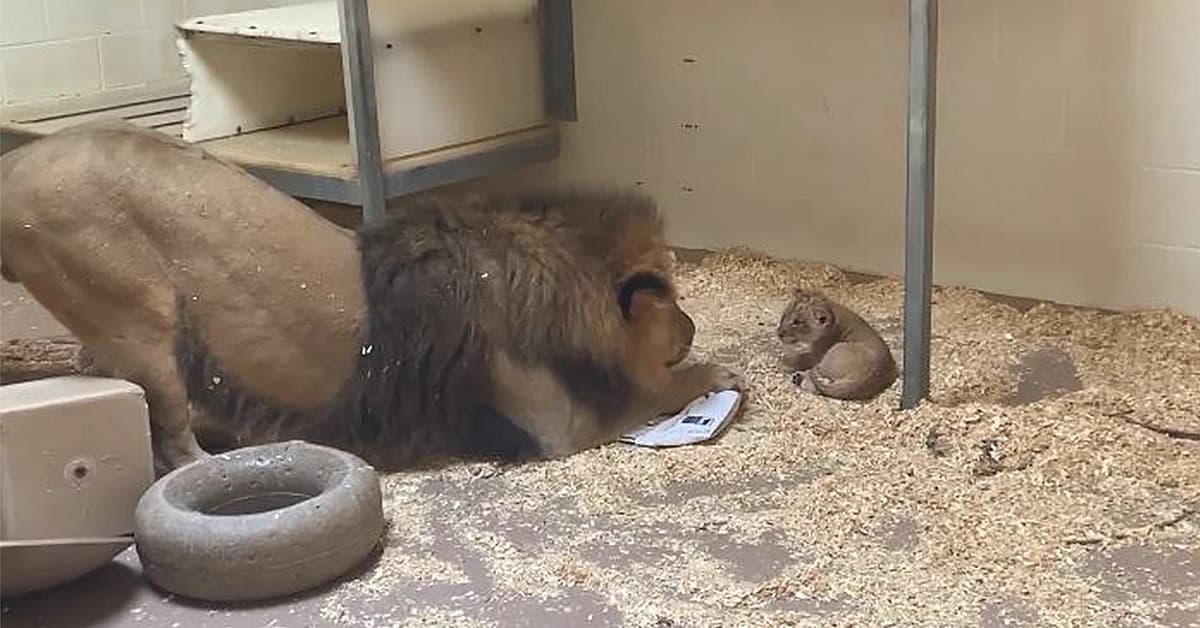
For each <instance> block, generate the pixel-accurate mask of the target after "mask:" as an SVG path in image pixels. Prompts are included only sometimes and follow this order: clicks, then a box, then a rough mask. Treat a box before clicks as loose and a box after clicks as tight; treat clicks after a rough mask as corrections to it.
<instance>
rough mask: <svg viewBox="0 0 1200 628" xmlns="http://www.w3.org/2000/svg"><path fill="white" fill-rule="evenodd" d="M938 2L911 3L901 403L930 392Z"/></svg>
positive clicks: (907, 403) (910, 404)
mask: <svg viewBox="0 0 1200 628" xmlns="http://www.w3.org/2000/svg"><path fill="white" fill-rule="evenodd" d="M937 14H938V3H937V0H909V2H908V194H907V199H906V207H905V214H906V219H905V221H906V223H907V225H906V230H905V231H906V233H905V245H904V379H903V382H902V389H901V396H900V407H901V408H904V409H908V408H915V407H916V406H917V405H918V404H919V403H920V402H921V400H922V399H924V398H925V397H927V396H928V395H929V336H930V325H929V318H930V316H929V313H930V312H929V311H930V300H931V297H932V292H933V206H934V163H935V161H934V142H935V138H936V126H937V122H936V120H937V115H936V114H937Z"/></svg>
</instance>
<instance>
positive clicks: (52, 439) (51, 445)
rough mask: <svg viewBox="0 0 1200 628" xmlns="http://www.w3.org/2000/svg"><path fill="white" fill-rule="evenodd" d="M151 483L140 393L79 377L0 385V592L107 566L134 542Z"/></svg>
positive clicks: (126, 385)
mask: <svg viewBox="0 0 1200 628" xmlns="http://www.w3.org/2000/svg"><path fill="white" fill-rule="evenodd" d="M153 481H154V463H153V457H152V453H151V444H150V420H149V412H148V410H147V406H146V399H145V393H144V392H143V391H142V389H141V388H140V387H138V386H136V385H134V384H132V383H129V382H126V381H123V380H119V379H108V378H100V377H82V376H69V377H54V378H48V379H41V380H35V381H31V382H22V383H19V384H12V385H8V386H3V387H0V571H2V573H0V594H3V595H5V596H9V595H13V594H17V593H23V592H27V591H32V590H36V589H41V588H46V587H50V586H54V585H57V584H60V583H62V582H65V581H67V580H71V579H73V578H76V577H78V576H81V575H83V574H85V573H87V572H89V571H92V570H94V569H96V568H98V567H101V566H102V565H104V564H105V563H107V562H108V561H109V560H111V559H112V557H113V556H115V555H116V554H118V553H119V552H121V551H122V550H123V549H125V548H126V547H128V546H129V545H130V543H132V541H133V537H132V532H133V512H134V508H135V507H136V506H137V501H138V498H139V497H140V496H141V494H142V493H143V492H144V491H145V490H146V489H147V488H148V487H149V486H150V484H151V483H152V482H153Z"/></svg>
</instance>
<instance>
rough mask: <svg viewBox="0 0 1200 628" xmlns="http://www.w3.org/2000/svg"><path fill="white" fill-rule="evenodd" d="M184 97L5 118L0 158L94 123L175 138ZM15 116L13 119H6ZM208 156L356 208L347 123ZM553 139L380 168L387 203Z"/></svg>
mask: <svg viewBox="0 0 1200 628" xmlns="http://www.w3.org/2000/svg"><path fill="white" fill-rule="evenodd" d="M187 101H188V95H187V94H186V93H184V94H180V93H173V94H171V93H166V94H159V95H151V96H150V97H146V98H143V99H141V100H138V101H135V102H129V103H123V104H115V105H108V106H97V107H93V108H80V107H79V106H78V105H76V106H63V105H59V106H57V107H53V106H52V107H44V108H41V109H29V108H24V109H19V110H17V111H15V112H10V111H8V110H5V112H4V116H5V117H4V120H3V121H2V122H0V130H2V131H3V136H4V150H8V149H9V148H11V147H12V146H17V145H20V144H22V143H24V142H27V141H30V140H33V139H36V138H38V137H41V136H44V135H49V134H50V133H54V132H55V131H58V130H60V129H64V128H67V127H70V126H74V125H76V124H82V123H84V122H88V121H92V120H99V119H105V118H108V119H124V120H128V121H129V122H132V123H133V124H137V125H139V126H143V127H146V128H150V129H154V130H156V131H159V132H162V133H164V134H166V135H170V136H172V137H180V136H181V133H182V130H183V123H184V118H185V116H186V110H187ZM10 113H15V114H16V115H10ZM196 145H197V146H202V147H203V148H204V149H205V150H207V151H209V152H211V153H212V154H214V155H216V156H218V157H220V158H222V159H225V160H227V161H230V162H232V163H235V164H238V165H240V166H242V167H243V168H246V169H247V170H248V171H250V172H252V173H253V174H255V175H256V176H258V177H260V178H262V179H263V180H265V181H267V182H268V183H271V184H272V185H275V186H276V187H278V188H280V189H281V190H283V191H285V192H287V193H288V194H291V195H294V196H300V197H304V198H314V199H320V200H326V201H333V202H338V203H348V204H352V205H356V204H359V196H358V194H359V191H358V182H357V171H356V168H355V166H354V154H353V150H352V148H351V146H350V140H349V133H348V130H347V124H346V117H345V116H344V115H342V116H334V117H329V118H324V119H321V120H313V121H309V122H302V123H298V124H291V125H287V126H282V127H276V128H272V129H264V130H261V131H254V132H252V133H244V134H242V135H237V136H234V137H226V138H220V139H215V140H207V141H203V142H197V143H196ZM558 151H559V134H558V130H557V128H556V127H555V126H554V125H553V124H551V123H546V124H541V125H536V126H533V127H530V128H527V129H522V130H518V131H514V132H511V133H504V134H501V135H496V136H493V137H488V138H484V139H481V140H476V141H472V142H464V143H462V144H457V145H453V146H448V147H445V148H441V149H438V150H432V151H426V152H422V153H416V154H412V155H405V156H401V157H396V158H392V159H388V160H385V161H384V176H385V179H386V181H387V193H388V196H401V195H404V194H411V193H414V192H419V191H421V190H425V189H429V188H433V187H438V186H441V185H446V184H448V183H453V182H457V181H463V180H467V179H471V178H474V177H479V176H484V175H487V174H490V173H492V172H496V171H498V170H503V169H506V168H515V167H519V166H521V165H523V164H527V163H532V162H535V161H543V160H549V159H553V158H554V157H555V156H557V155H558Z"/></svg>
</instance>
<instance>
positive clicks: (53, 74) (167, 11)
mask: <svg viewBox="0 0 1200 628" xmlns="http://www.w3.org/2000/svg"><path fill="white" fill-rule="evenodd" d="M299 1H302V0H0V106H2V105H15V104H28V103H40V102H46V101H56V100H61V99H71V98H77V97H80V96H93V95H95V94H99V93H103V92H121V91H126V92H131V93H132V92H136V91H138V90H145V89H147V88H152V87H155V86H160V85H162V86H166V85H172V84H178V85H181V86H186V81H185V74H184V71H183V66H182V65H181V64H180V62H179V56H178V54H177V53H176V51H175V33H174V30H173V29H172V25H173V24H175V23H176V22H178V21H180V20H182V19H184V18H186V17H192V16H199V15H211V14H214V13H224V12H229V11H240V10H247V9H255V8H262V7H267V6H276V5H281V4H295V3H297V2H299Z"/></svg>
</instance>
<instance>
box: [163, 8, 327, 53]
mask: <svg viewBox="0 0 1200 628" xmlns="http://www.w3.org/2000/svg"><path fill="white" fill-rule="evenodd" d="M177 28H178V29H179V31H180V32H181V33H184V34H185V36H188V37H212V38H222V39H236V40H240V41H243V42H248V43H263V44H275V45H300V46H306V45H311V46H325V47H333V48H336V47H338V46H340V45H341V43H342V33H341V28H340V27H339V25H338V15H337V2H331V1H325V2H309V3H306V4H293V5H288V6H282V7H275V8H271V9H259V10H256V11H242V12H239V13H227V14H223V15H210V16H205V17H198V18H194V19H191V20H187V21H185V22H182V23H180V24H179V25H178V27H177Z"/></svg>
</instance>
